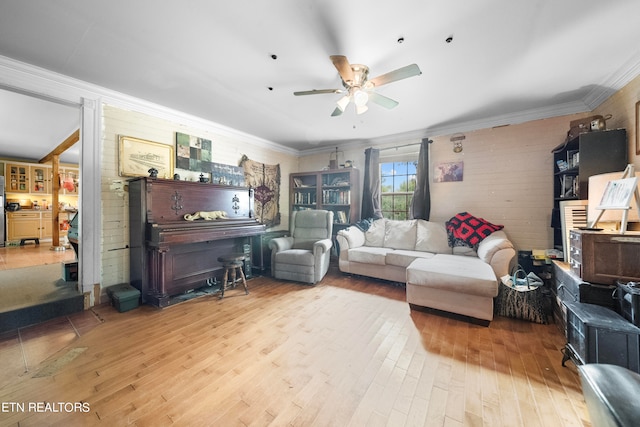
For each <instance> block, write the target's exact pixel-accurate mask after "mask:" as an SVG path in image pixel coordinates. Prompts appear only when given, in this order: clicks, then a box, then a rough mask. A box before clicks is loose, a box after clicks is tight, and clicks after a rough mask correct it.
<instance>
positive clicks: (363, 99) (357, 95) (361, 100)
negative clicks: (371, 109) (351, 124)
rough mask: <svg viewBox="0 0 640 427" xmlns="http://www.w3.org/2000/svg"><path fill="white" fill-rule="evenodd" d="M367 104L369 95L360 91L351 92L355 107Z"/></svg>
mask: <svg viewBox="0 0 640 427" xmlns="http://www.w3.org/2000/svg"><path fill="white" fill-rule="evenodd" d="M367 102H369V94H368V93H367V92H365V91H363V90H361V89H356V90H354V91H353V103H354V104H356V107H364V106H366V105H367ZM364 111H366V110H364ZM364 111H363V112H364Z"/></svg>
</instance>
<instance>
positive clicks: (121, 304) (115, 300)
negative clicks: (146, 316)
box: [107, 283, 140, 313]
mask: <svg viewBox="0 0 640 427" xmlns="http://www.w3.org/2000/svg"><path fill="white" fill-rule="evenodd" d="M107 295H109V298H111V304H112V305H113V306H114V307H115V308H116V309H117V310H118V311H119V312H120V313H123V312H125V311H129V310H133V309H134V308H136V307H138V305H139V304H140V291H139V290H137V289H136V288H134V287H133V286H131V285H129V284H126V283H123V284H121V285H115V286H110V287H109V288H107Z"/></svg>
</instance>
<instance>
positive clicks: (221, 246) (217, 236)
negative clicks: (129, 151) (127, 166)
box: [129, 177, 265, 307]
mask: <svg viewBox="0 0 640 427" xmlns="http://www.w3.org/2000/svg"><path fill="white" fill-rule="evenodd" d="M253 208H254V206H253V190H250V189H249V188H246V187H235V186H228V185H217V184H208V183H202V182H186V181H174V180H167V179H154V178H149V177H144V178H135V179H132V180H130V181H129V227H130V230H129V234H130V237H129V238H130V245H129V246H130V255H129V256H130V272H131V285H132V286H134V287H136V288H137V289H139V290H140V292H141V294H142V302H143V303H149V304H152V305H155V306H157V307H166V306H167V305H169V303H170V298H171V297H172V296H174V295H178V294H182V293H185V292H188V291H190V290H193V289H196V288H199V287H202V286H204V285H205V284H206V283H207V281H208V280H213V279H215V280H216V281H221V280H222V274H223V271H222V266H221V264H220V262H218V257H219V256H222V255H229V254H232V253H245V254H247V251H249V253H248V254H247V259H248V263H249V271H250V259H251V253H250V250H251V249H250V248H251V244H250V238H251V237H252V236H257V235H260V234H263V233H264V232H265V226H264V225H262V224H260V223H259V222H258V221H257V220H256V219H255V218H254V210H253ZM200 211H204V212H211V211H224V212H226V214H227V218H224V219H215V220H202V219H198V220H194V221H187V220H185V219H184V215H185V214H194V213H196V212H200Z"/></svg>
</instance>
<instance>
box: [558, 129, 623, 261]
mask: <svg viewBox="0 0 640 427" xmlns="http://www.w3.org/2000/svg"><path fill="white" fill-rule="evenodd" d="M552 153H553V167H554V184H553V197H554V202H553V212H552V217H551V226H552V227H553V229H554V239H553V243H554V246H555V247H556V248H558V249H562V225H561V220H560V218H561V215H562V213H561V212H560V202H561V201H564V200H586V199H588V195H589V177H590V176H592V175H598V174H601V173H607V172H618V171H620V172H621V171H623V170H624V169H625V168H626V166H627V132H626V130H625V129H614V130H605V131H599V132H587V133H583V134H581V135H578V136H577V137H575V138H573V139H571V140H568V141H566V142H565V143H563V144H561V145H559V146H557V147H556V148H554V149H553V150H552Z"/></svg>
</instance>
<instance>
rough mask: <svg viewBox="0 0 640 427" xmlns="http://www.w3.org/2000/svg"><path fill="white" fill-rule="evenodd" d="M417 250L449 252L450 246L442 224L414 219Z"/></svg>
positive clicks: (435, 252)
mask: <svg viewBox="0 0 640 427" xmlns="http://www.w3.org/2000/svg"><path fill="white" fill-rule="evenodd" d="M415 249H416V250H417V251H424V252H433V253H434V254H450V253H451V247H450V246H449V241H448V239H447V229H446V227H445V226H444V224H441V223H437V222H431V221H425V220H423V219H419V220H417V221H416V246H415Z"/></svg>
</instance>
